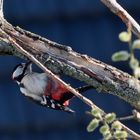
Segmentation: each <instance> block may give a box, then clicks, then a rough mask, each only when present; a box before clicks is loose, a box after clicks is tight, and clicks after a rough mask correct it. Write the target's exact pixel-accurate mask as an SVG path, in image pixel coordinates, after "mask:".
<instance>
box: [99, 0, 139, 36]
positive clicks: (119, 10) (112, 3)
mask: <svg viewBox="0 0 140 140" xmlns="http://www.w3.org/2000/svg"><path fill="white" fill-rule="evenodd" d="M101 2H103V3H104V4H105V5H106V6H107V7H108V8H109V9H110V10H111V11H112V12H113V13H114V14H116V15H117V16H118V17H120V18H121V19H122V21H123V22H124V23H125V24H126V26H127V27H129V25H131V27H132V32H133V33H134V34H135V35H136V36H137V37H138V38H140V26H139V24H138V23H137V22H136V21H135V20H134V19H133V18H132V17H131V16H130V15H129V14H128V12H127V11H126V10H125V9H123V7H122V6H121V5H120V4H118V3H117V1H116V0H101Z"/></svg>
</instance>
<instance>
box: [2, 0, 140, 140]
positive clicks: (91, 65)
mask: <svg viewBox="0 0 140 140" xmlns="http://www.w3.org/2000/svg"><path fill="white" fill-rule="evenodd" d="M2 4H3V1H1V5H0V7H1V11H2ZM2 17H3V15H1V19H0V39H1V42H0V43H1V44H0V54H2V55H6V54H8V55H16V56H18V57H21V58H24V59H30V60H32V61H33V62H34V63H36V64H37V65H38V66H39V67H40V68H41V69H42V70H44V71H45V72H46V73H47V74H48V75H50V77H52V78H53V79H54V80H57V81H58V82H60V83H62V84H63V85H64V86H65V87H66V88H67V89H68V90H69V91H71V92H72V93H73V94H74V95H75V96H77V97H78V98H80V99H81V100H82V101H84V102H85V103H86V104H88V105H89V106H90V107H92V108H93V107H96V108H98V107H97V106H96V105H95V104H94V103H93V102H91V101H90V100H89V99H87V98H85V97H84V96H82V95H81V94H79V93H78V92H77V91H76V90H75V89H73V88H72V87H71V86H69V85H67V84H66V83H64V82H63V81H62V80H60V79H59V78H58V77H57V76H55V75H54V74H53V73H52V72H51V71H50V70H52V71H53V72H55V73H63V74H65V75H68V76H71V77H73V78H76V79H78V80H80V81H84V82H85V83H87V84H89V85H92V86H94V87H95V88H96V89H97V90H98V91H104V92H108V93H112V94H114V95H117V96H119V97H120V98H122V99H124V100H125V101H127V102H129V103H130V104H131V105H133V106H135V107H136V108H138V109H140V103H139V100H140V89H139V84H140V83H139V81H138V80H137V79H135V78H133V77H131V76H130V75H128V74H126V73H124V72H122V71H120V70H118V69H116V68H114V67H111V66H109V65H107V64H104V63H102V62H100V61H98V60H95V59H93V58H90V57H88V56H86V55H81V54H78V53H76V52H74V51H73V50H72V49H71V48H70V47H68V46H64V45H60V44H57V43H55V42H52V41H50V40H47V39H45V38H42V37H40V36H38V35H35V34H33V33H30V32H28V31H25V30H23V29H20V28H19V27H13V26H12V25H10V24H9V23H8V22H7V21H6V20H4V19H3V18H2ZM45 66H46V67H45ZM47 68H48V69H50V70H48V69H47ZM100 110H101V109H100ZM101 111H102V112H103V110H101ZM104 114H105V113H104ZM121 125H122V126H123V129H125V130H127V132H128V133H129V134H131V135H132V136H133V137H134V138H136V139H140V136H139V135H138V134H136V133H135V132H133V131H132V130H130V129H129V128H127V127H126V126H124V125H123V124H121Z"/></svg>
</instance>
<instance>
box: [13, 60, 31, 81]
mask: <svg viewBox="0 0 140 140" xmlns="http://www.w3.org/2000/svg"><path fill="white" fill-rule="evenodd" d="M31 72H32V63H31V61H29V62H27V63H20V64H18V65H17V66H16V67H15V68H14V69H13V73H12V79H13V80H15V81H18V82H20V81H21V80H22V78H23V77H24V76H25V75H26V74H28V73H31Z"/></svg>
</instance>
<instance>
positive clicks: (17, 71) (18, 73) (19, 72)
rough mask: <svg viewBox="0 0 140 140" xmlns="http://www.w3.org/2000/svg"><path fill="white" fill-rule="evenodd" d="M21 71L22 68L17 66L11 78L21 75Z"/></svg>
mask: <svg viewBox="0 0 140 140" xmlns="http://www.w3.org/2000/svg"><path fill="white" fill-rule="evenodd" d="M22 73H23V69H22V68H18V69H17V70H16V71H15V72H14V73H13V78H14V77H18V76H19V75H21V74H22Z"/></svg>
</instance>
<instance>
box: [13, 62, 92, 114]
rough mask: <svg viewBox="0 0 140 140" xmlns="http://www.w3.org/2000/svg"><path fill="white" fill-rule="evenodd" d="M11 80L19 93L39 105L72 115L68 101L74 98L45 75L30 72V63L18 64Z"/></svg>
mask: <svg viewBox="0 0 140 140" xmlns="http://www.w3.org/2000/svg"><path fill="white" fill-rule="evenodd" d="M12 79H13V80H14V81H16V82H17V84H18V85H19V87H20V91H21V93H22V94H23V95H24V96H26V97H28V98H29V99H31V100H32V101H34V102H36V103H38V104H39V105H42V106H45V107H48V108H51V109H55V110H63V111H66V112H68V113H74V111H73V110H72V109H70V108H69V107H68V106H69V100H70V99H71V98H72V97H73V96H74V94H73V93H71V92H69V91H68V90H67V89H66V88H65V87H64V86H63V85H62V84H60V83H58V82H57V81H55V80H53V79H52V78H51V77H49V76H48V75H47V74H46V73H37V72H33V71H32V63H31V62H27V63H20V64H18V65H17V66H16V67H15V68H14V70H13V74H12ZM92 88H93V87H92V86H89V85H87V86H83V87H79V88H77V89H76V90H78V91H79V92H84V91H86V90H89V89H92Z"/></svg>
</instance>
